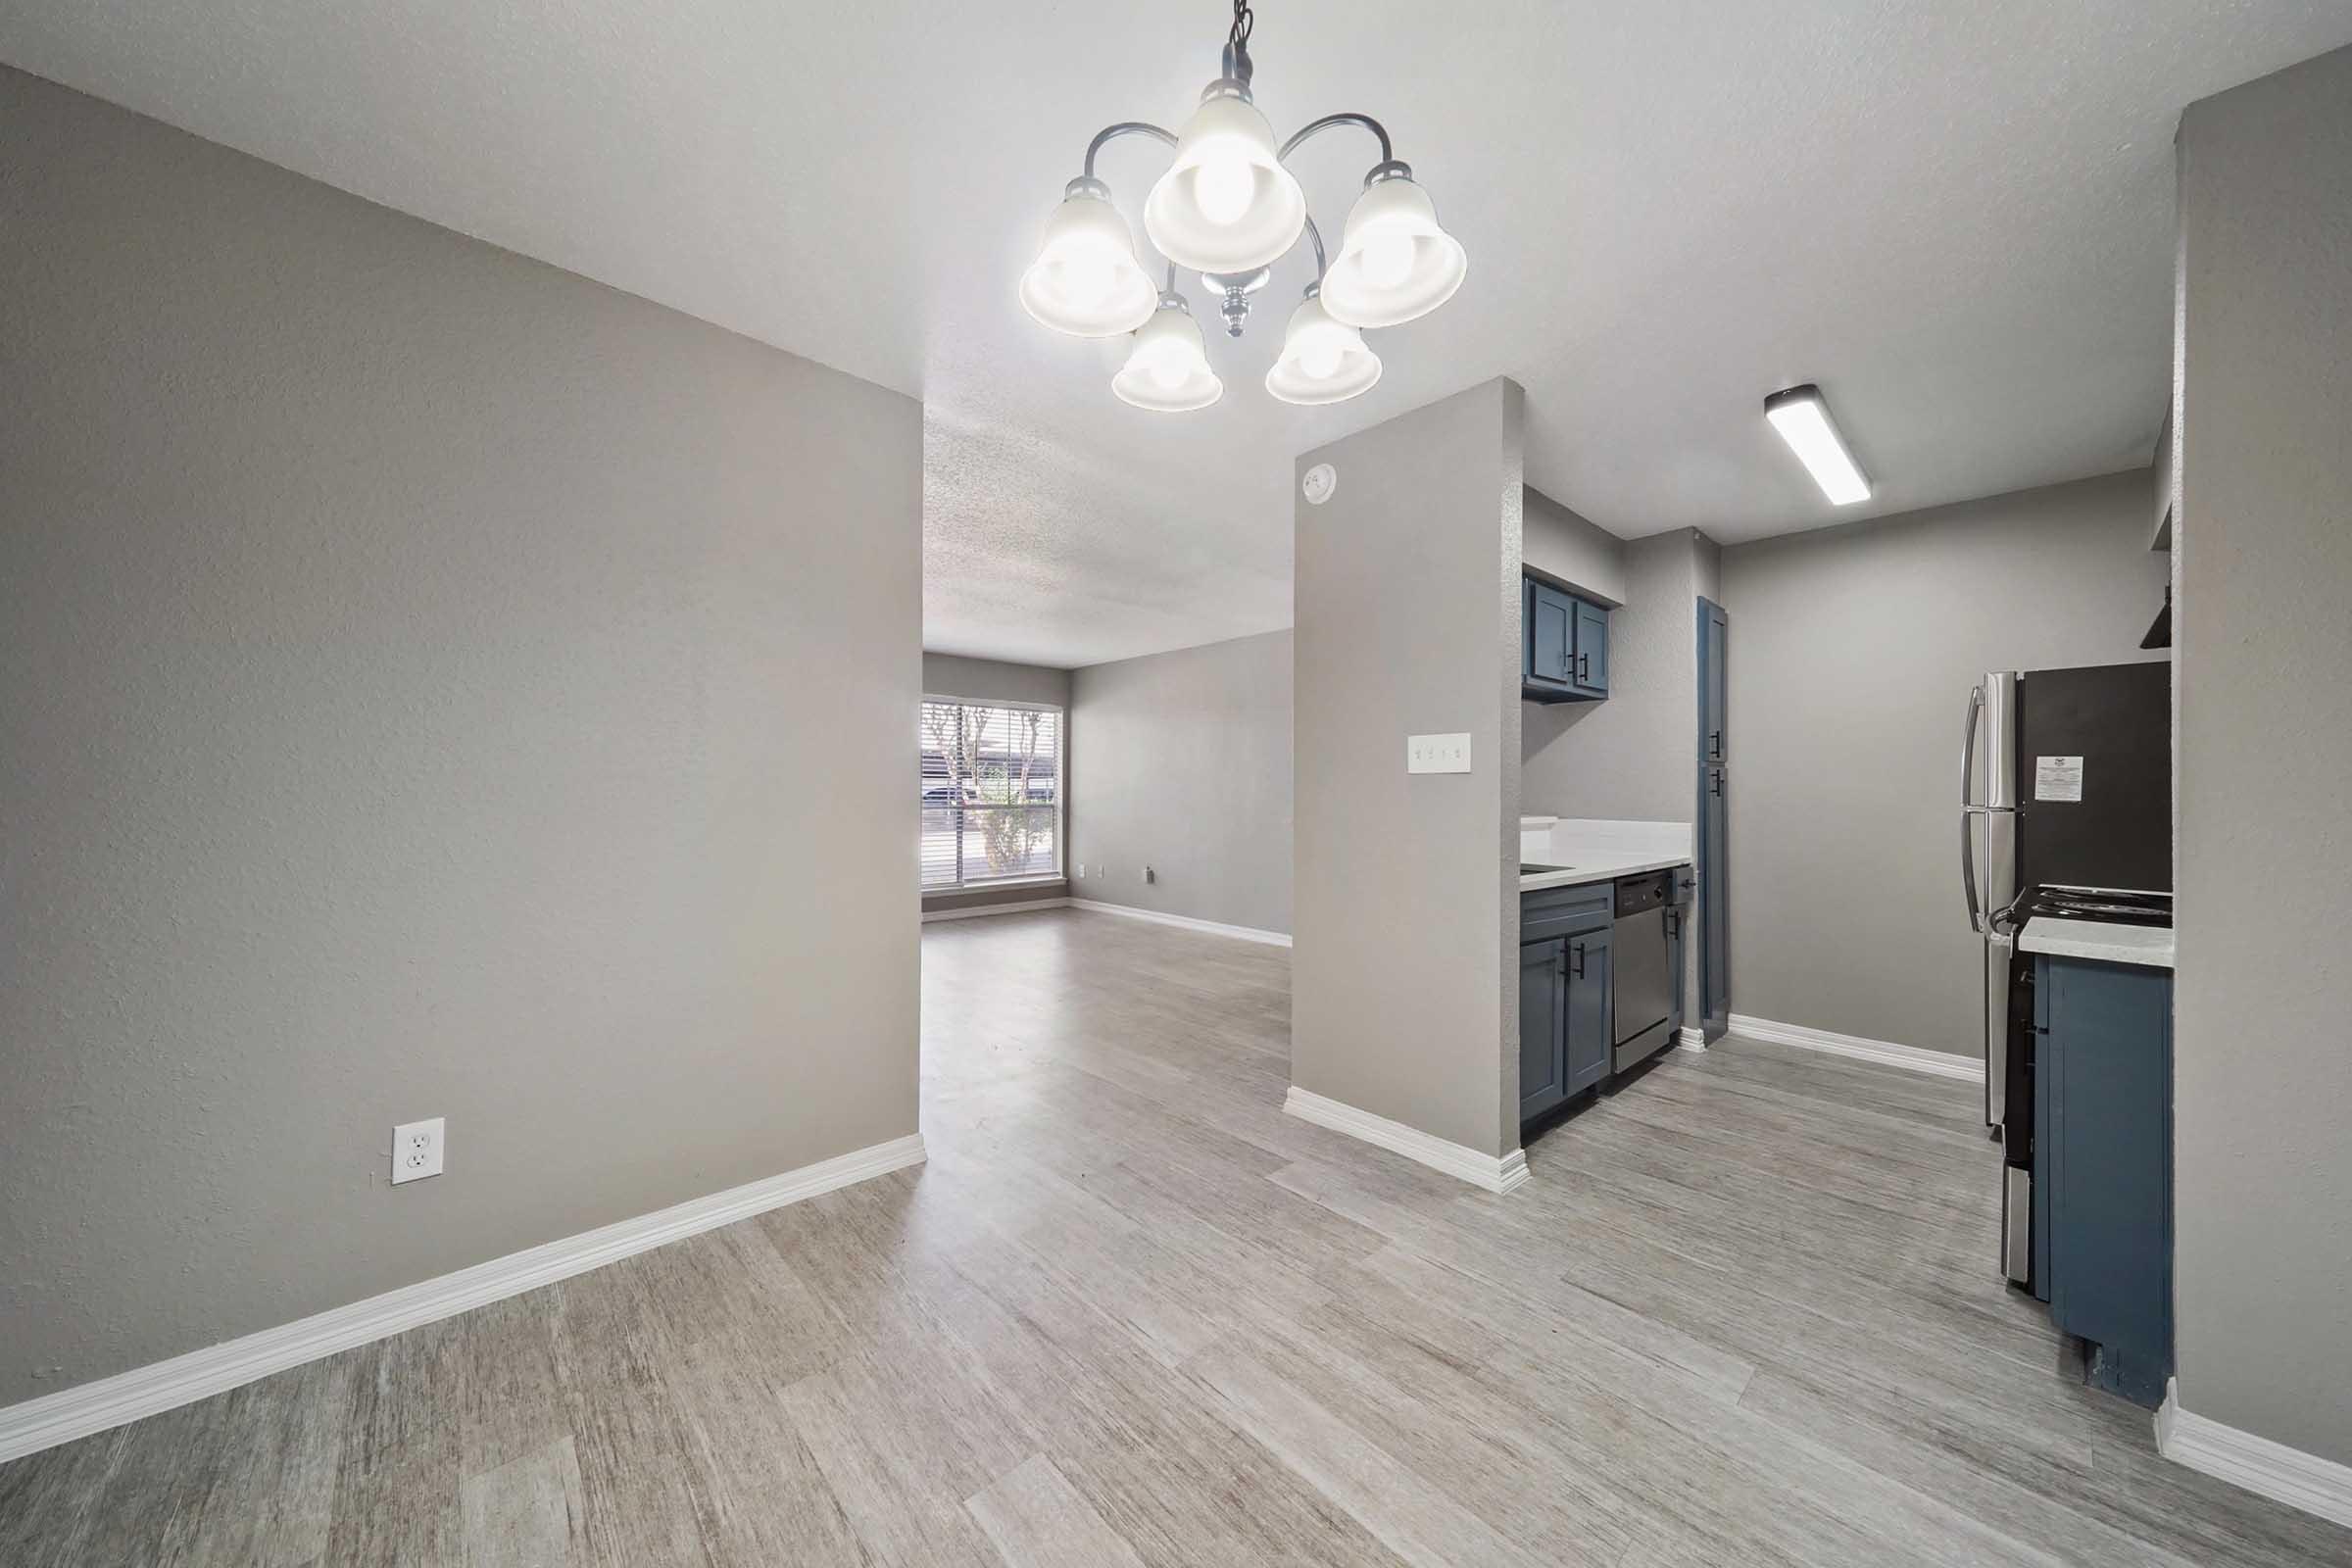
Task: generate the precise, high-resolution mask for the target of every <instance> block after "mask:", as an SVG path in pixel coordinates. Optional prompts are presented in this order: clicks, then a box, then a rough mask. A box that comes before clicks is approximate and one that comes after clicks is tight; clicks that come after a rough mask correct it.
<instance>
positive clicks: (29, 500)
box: [0, 70, 922, 1403]
mask: <svg viewBox="0 0 2352 1568" xmlns="http://www.w3.org/2000/svg"><path fill="white" fill-rule="evenodd" d="M0 234H5V235H6V236H7V237H6V240H5V242H4V243H0V342H4V343H5V344H6V345H7V347H6V350H5V353H4V354H0V473H5V474H6V476H7V477H6V480H5V483H4V484H0V509H4V517H0V524H4V525H0V812H4V813H5V819H6V825H5V832H4V833H0V840H4V842H5V850H0V856H4V857H5V858H4V859H0V877H4V879H5V880H4V882H0V896H4V898H5V904H4V905H0V909H4V912H5V917H6V931H5V938H6V940H5V945H4V949H5V952H6V954H7V957H6V959H5V963H6V969H5V972H4V973H0V1150H5V1155H4V1156H0V1182H4V1183H5V1192H4V1194H0V1403H7V1402H13V1401H16V1400H20V1399H23V1398H25V1397H31V1396H35V1395H41V1394H46V1393H51V1392H54V1391H56V1390H58V1389H60V1388H63V1387H65V1386H67V1385H71V1384H74V1383H78V1382H81V1381H83V1380H85V1379H89V1378H93V1377H97V1376H100V1375H102V1374H107V1373H113V1372H119V1371H122V1370H123V1369H125V1368H127V1367H131V1366H134V1365H138V1364H141V1363H144V1362H149V1361H153V1360H156V1359H158V1358H160V1357H165V1356H170V1355H172V1354H175V1353H178V1352H181V1351H186V1350H191V1349H194V1348H198V1347H201V1346H205V1345H209V1344H212V1343H214V1342H217V1341H220V1340H222V1339H225V1338H227V1337H230V1336H233V1335H239V1334H244V1333H248V1332H251V1331H253V1330H257V1329H262V1328H266V1327H269V1326H270V1325H273V1324H279V1323H284V1322H287V1321H289V1320H291V1319H295V1318H299V1317H301V1316H304V1315H305V1314H308V1313H313V1312H318V1311H320V1310H322V1309H324V1308H327V1307H331V1306H335V1305H337V1304H340V1303H343V1302H347V1301H351V1300H353V1299H358V1298H361V1297H365V1296H368V1295H371V1294H373V1293H376V1292H380V1291H384V1290H388V1289H391V1288H392V1287H395V1286H399V1285H404V1284H408V1283H410V1282H413V1281H416V1280H419V1279H423V1278H427V1277H430V1276H433V1275H438V1274H441V1273H444V1272H446V1271H449V1270H452V1269H456V1268H459V1267H462V1266H464V1265H466V1264H470V1263H476V1262H480V1261H482V1260H483V1259H486V1258H490V1257H494V1256H497V1255H499V1254H502V1253H506V1252H510V1251H513V1250H516V1249H518V1248H524V1247H529V1246H531V1245H533V1244H535V1243H540V1242H546V1241H549V1240H552V1239H555V1238H558V1237H563V1236H567V1235H571V1234H574V1233H577V1232H580V1231H583V1230H587V1229H589V1228H591V1227H594V1226H598V1225H602V1224H605V1223H607V1222H610V1221H613V1220H617V1219H621V1218H624V1217H626V1216H630V1215H635V1214H640V1213H644V1212H646V1211H648V1210H651V1209H656V1208H660V1207H662V1206H663V1205H665V1204H670V1203H675V1202H678V1201H683V1200H685V1199H689V1198H695V1197H698V1196H701V1195H703V1194H707V1193H711V1192H714V1191H717V1190H719V1189H723V1188H726V1187H730V1186H734V1185H736V1184H739V1183H743V1182H747V1181H751V1180H753V1179H755V1178H758V1177H762V1176H768V1175H773V1174H775V1173H777V1172H780V1171H786V1170H790V1169H793V1168H795V1167H797V1166H801V1165H805V1164H807V1163H809V1162H810V1161H813V1160H819V1159H823V1158H826V1157H829V1156H831V1155H835V1154H840V1153H843V1152H847V1151H850V1150H854V1149H858V1148H860V1147H863V1146H867V1145H871V1144H875V1143H879V1142H882V1141H884V1140H887V1139H892V1138H897V1137H901V1136H903V1135H906V1134H908V1133H911V1132H913V1131H914V1129H915V1036H916V962H917V956H916V923H915V918H914V909H915V893H914V882H915V879H914V858H915V833H914V817H915V802H914V799H913V796H912V793H911V792H910V791H909V790H908V789H907V787H906V785H907V776H908V770H909V767H910V764H911V762H912V760H913V754H914V737H913V731H912V728H911V725H910V723H909V721H908V715H909V714H910V713H911V712H912V711H913V704H914V700H915V696H916V692H917V685H918V680H919V672H920V666H919V662H918V649H919V646H920V635H921V633H920V608H919V600H920V580H919V579H920V542H919V529H920V518H919V512H920V504H921V488H920V486H921V464H922V451H921V427H920V411H919V409H918V407H917V406H916V405H915V404H914V403H913V402H912V401H911V400H909V399H907V398H904V397H900V396H898V395H896V394H894V393H890V392H886V391H883V390H881V389H880V388H877V387H874V386H869V385H867V384H865V383H864V382H861V381H857V380H853V379H851V378H850V377H848V376H845V375H841V374H837V373H835V372H833V371H830V370H826V369H823V368H819V367H817V366H815V365H811V364H809V363H808V362H807V361H804V360H798V359H795V358H793V357H791V356H789V355H785V354H780V353H777V352H776V351H774V350H772V349H769V348H765V347H762V346H760V345H759V344H756V343H753V342H750V341H748V340H747V339H744V338H740V337H736V336H733V335H730V334H728V333H726V332H722V331H720V330H718V329H716V328H714V327H711V326H708V325H705V324H703V323H701V322H698V321H694V320H691V319H687V318H685V317H682V316H678V315H675V314H673V313H671V312H668V311H665V310H662V309H660V308H658V307H656V306H653V305H651V304H648V303H646V302H645V301H643V300H639V299H634V298H631V297H629V296H627V295H623V294H618V293H615V292H613V290H611V289H608V288H604V287H602V286H600V285H598V284H595V283H591V282H588V281H586V280H585V279H582V278H579V277H574V276H571V275H569V274H567V273H564V272H561V271H557V270H553V269H551V268H547V267H543V266H541V265H539V264H537V263H535V262H530V261H525V260H523V259H522V258H520V257H517V256H514V255H511V254H509V253H507V252H504V251H500V250H496V249H493V248H492V247H490V246H488V245H483V244H480V243H477V242H476V241H473V240H470V239H466V238H464V237H463V236H460V235H457V234H453V233H450V232H447V231H445V230H442V229H438V228H434V227H432V226H430V225H428V224H426V223H422V222H419V221H415V220H413V219H409V218H404V217H401V216H398V215H396V214H394V213H391V212H388V211H386V210H384V209H382V208H378V207H373V206H370V205H368V203H366V202H363V201H360V200H358V199H356V198H354V197H351V196H348V195H344V194H341V193H339V192H337V191H334V190H330V189H328V188H327V187H325V186H323V185H319V184H315V183H312V182H311V181H308V180H305V179H302V178H300V177H298V176H296V175H293V174H290V173H287V172H283V171H281V170H278V169H274V168H271V167H270V166H268V165H265V164H262V163H259V162H257V161H255V160H253V159H250V158H247V157H244V156H242V155H240V154H237V153H233V152H229V151H227V150H225V149H223V148H221V147H216V146H212V145H210V144H207V143H205V142H202V141H199V140H196V139H195V138H193V137H190V136H187V135H184V134H182V133H180V132H178V131H176V130H172V129H169V128H167V127H166V126H163V125H161V124H158V123H154V122H152V121H147V120H142V119H139V118H136V117H134V116H132V115H129V114H127V113H124V112H123V111H121V110H118V109H114V108H111V107H108V106H106V105H104V104H101V103H99V102H97V101H96V100H94V99H90V98H85V97H82V96H80V95H78V94H75V93H72V92H68V91H66V90H64V89H62V88H59V87H55V86H52V85H50V84H48V83H45V82H42V81H38V80H36V79H34V78H31V77H28V76H25V75H22V74H20V73H15V72H10V71H5V70H0ZM878 870H879V871H891V872H895V874H892V875H877V874H876V873H877V871H878ZM432 1115H444V1116H446V1117H447V1118H448V1127H449V1152H448V1172H447V1174H446V1175H443V1176H441V1177H438V1178H436V1179H433V1180H429V1181H424V1182H420V1183H417V1184H415V1185H411V1186H405V1187H401V1188H399V1189H393V1188H390V1187H389V1186H388V1185H387V1178H388V1174H389V1151H390V1133H391V1128H392V1125H393V1123H394V1122H396V1121H404V1120H410V1119H414V1118H418V1117H424V1116H432Z"/></svg>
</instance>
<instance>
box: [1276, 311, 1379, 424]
mask: <svg viewBox="0 0 2352 1568" xmlns="http://www.w3.org/2000/svg"><path fill="white" fill-rule="evenodd" d="M1379 379H1380V356H1379V355H1377V354H1375V353H1373V352H1372V351H1371V350H1370V349H1368V348H1366V347H1365V346H1364V335H1363V334H1362V333H1361V332H1358V331H1357V330H1356V329H1355V328H1354V327H1352V326H1348V325H1347V324H1346V323H1344V322H1340V321H1335V320H1333V319H1331V313H1330V312H1329V311H1327V310H1325V309H1324V308H1323V302H1322V301H1321V300H1320V299H1318V298H1316V297H1315V296H1313V295H1311V294H1310V295H1308V296H1307V297H1306V298H1305V299H1304V300H1302V301H1301V302H1300V303H1299V308H1298V309H1297V310H1295V311H1293V312H1292V313H1291V324H1290V326H1289V327H1288V328H1287V329H1285V331H1284V332H1283V334H1282V358H1281V359H1279V360H1276V361H1275V362H1274V368H1272V369H1270V370H1268V371H1267V372H1266V390H1267V391H1268V392H1271V393H1272V394H1273V395H1274V396H1276V397H1278V398H1280V399H1282V401H1283V402H1285V403H1303V404H1310V405H1311V404H1317V403H1344V402H1346V401H1347V400H1348V399H1349V398H1351V397H1354V396H1356V395H1357V394H1358V393H1361V392H1369V391H1371V390H1372V384H1373V383H1374V382H1375V381H1378V380H1379Z"/></svg>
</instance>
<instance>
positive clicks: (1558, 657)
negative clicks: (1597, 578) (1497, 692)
mask: <svg viewBox="0 0 2352 1568" xmlns="http://www.w3.org/2000/svg"><path fill="white" fill-rule="evenodd" d="M1524 592H1525V595H1526V598H1525V602H1524V613H1523V615H1522V617H1521V618H1522V620H1523V621H1524V623H1525V626H1526V630H1527V636H1526V641H1525V643H1524V644H1523V646H1522V648H1521V650H1520V652H1521V664H1520V670H1519V692H1520V695H1521V696H1523V697H1526V698H1528V699H1530V700H1531V701H1534V702H1540V703H1577V702H1593V701H1597V700H1598V699H1601V698H1604V697H1606V696H1608V695H1609V613H1608V611H1607V610H1606V609H1605V608H1603V607H1602V606H1599V605H1595V604H1590V603H1588V602H1586V601H1585V600H1582V599H1579V598H1577V597H1576V596H1575V595H1574V594H1572V593H1569V592H1568V591H1567V590H1566V589H1564V588H1554V587H1553V586H1552V585H1551V584H1549V583H1547V582H1541V581H1539V580H1537V579H1536V578H1534V577H1529V578H1527V579H1525V588H1524Z"/></svg>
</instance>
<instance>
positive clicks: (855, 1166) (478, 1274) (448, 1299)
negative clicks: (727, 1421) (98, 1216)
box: [0, 1133, 923, 1462]
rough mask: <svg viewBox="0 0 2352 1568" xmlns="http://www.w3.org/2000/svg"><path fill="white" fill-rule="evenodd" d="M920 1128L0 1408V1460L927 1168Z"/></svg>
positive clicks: (99, 1430) (171, 1407) (103, 1429)
mask: <svg viewBox="0 0 2352 1568" xmlns="http://www.w3.org/2000/svg"><path fill="white" fill-rule="evenodd" d="M922 1158H923V1140H922V1135H921V1134H919V1133H910V1134H908V1135H907V1137H905V1138H894V1139H892V1140H891V1141H890V1142H889V1143H886V1144H875V1145H873V1146H872V1147H871V1148H867V1149H859V1150H853V1151H852V1152H849V1153H847V1154H841V1155H837V1156H835V1157H834V1158H832V1159H827V1160H820V1161H818V1162H817V1163H816V1164H813V1165H804V1166H802V1167H801V1168H800V1169H799V1170H791V1171H786V1172H784V1173H783V1174H782V1175H780V1176H768V1177H764V1178H762V1179H760V1180H759V1181H756V1182H750V1183H747V1184H745V1185H744V1186H741V1187H734V1188H729V1189H728V1190H727V1191H725V1192H722V1193H712V1194H711V1195H710V1196H709V1197H707V1198H696V1199H690V1200H688V1201H685V1202H683V1203H679V1204H676V1205H675V1206H673V1207H670V1208H664V1209H660V1210H657V1211H656V1212H654V1213H651V1214H640V1215H639V1216H637V1217H636V1218H635V1219H624V1220H620V1221H617V1222H616V1223H614V1224H611V1225H606V1226H602V1227H600V1228H598V1229H596V1230H592V1231H583V1232H581V1233H580V1234H579V1235H577V1236H567V1237H564V1239H562V1240H561V1241H554V1242H548V1243H546V1244H544V1245H543V1246H539V1247H532V1248H526V1249H524V1250H522V1251H519V1252H510V1253H508V1254H507V1255H506V1256H505V1257H496V1258H492V1259H491V1260H490V1261H489V1262H487V1263H476V1264H474V1265H473V1266H472V1267H470V1268H462V1269H459V1270H458V1271H457V1272H456V1273H454V1274H444V1275H442V1276H441V1277H440V1278H438V1279H430V1280H419V1281H418V1282H417V1283H416V1284H414V1285H404V1286H402V1287H401V1288H400V1289H398V1290H394V1291H386V1292H385V1293H384V1294H383V1295H381V1296H371V1297H369V1298H368V1299H366V1300H364V1301H353V1302H351V1303H350V1304H349V1305H347V1306H338V1307H332V1308H329V1309H328V1310H326V1311H324V1312H320V1313H318V1314H316V1315H314V1316H311V1317H306V1318H301V1319H298V1320H297V1321H295V1322H292V1323H284V1324H280V1325H279V1326H277V1327H276V1328H270V1329H263V1330H261V1331H260V1332H259V1333H256V1334H248V1335H245V1336H243V1337H242V1338H240V1339H234V1340H229V1341H227V1342H225V1343H223V1344H221V1345H215V1346H210V1347H207V1348H204V1349H201V1350H191V1351H189V1352H188V1353H187V1354H185V1355H175V1356H173V1357H172V1358H171V1359H170V1360H168V1361H157V1362H154V1363H153V1364H151V1365H148V1366H142V1367H133V1368H132V1369H131V1370H130V1371H128V1372H121V1373H117V1374H116V1375H115V1376H113V1377H110V1378H100V1379H98V1380H97V1381H95V1382H91V1383H84V1384H81V1385H79V1386H78V1387H75V1388H71V1389H61V1390H59V1391H58V1392H57V1393H55V1394H45V1395H43V1396H41V1397H39V1398H37V1399H27V1400H25V1402H24V1403H22V1404H12V1405H9V1406H8V1407H6V1408H5V1409H0V1462H5V1461H7V1460H10V1459H16V1458H21V1457H23V1456H24V1455H25V1454H28V1453H37V1452H39V1451H40V1450H41V1449H43V1448H48V1447H54V1446H57V1445H58V1444H61V1443H71V1442H73V1440H74V1439H75V1438H86V1437H88V1436H89V1435H90V1434H92V1433H94V1432H104V1431H106V1430H107V1429H108V1428H110V1427H119V1426H121V1425H123V1423H124V1422H126V1421H136V1420H139V1419H140V1418H141V1417H143V1416H151V1415H155V1414H158V1413H159V1412H161V1411H165V1410H171V1409H175V1408H177V1407H178V1406H180V1405H183V1404H188V1403H191V1402H192V1401H194V1400H197V1399H202V1398H206V1397H210V1396H212V1395H215V1394H221V1393H225V1392H226V1391H228V1390H230V1389H234V1388H239V1387H242V1386H243V1385H245V1384H248V1383H251V1382H254V1381H255V1380H257V1379H260V1378H266V1377H268V1376H270V1374H271V1373H273V1372H283V1371H285V1370H286V1369H287V1368H289V1367H296V1366H301V1365H302V1364H303V1363H304V1362H306V1361H316V1360H318V1359H319V1357H321V1356H327V1355H333V1354H335V1353H336V1352H338V1351H341V1350H348V1349H351V1348H354V1347H356V1346H362V1345H366V1344H368V1343H369V1342H370V1341H373V1340H380V1339H384V1338H387V1337H389V1336H391V1335H394V1334H398V1333H401V1332H402V1331H403V1330H406V1329H413V1328H418V1327H420V1326H422V1325H424V1324H426V1323H433V1322H438V1321H439V1320H440V1319H442V1318H445V1317H452V1316H454V1315H456V1314H457V1313H460V1312H464V1311H467V1310H469V1309H470V1308H473V1307H477V1306H486V1305H488V1304H489V1303H490V1302H492V1301H499V1300H504V1299H506V1298H508V1297H510V1296H519V1295H521V1294H522V1293H523V1292H524V1291H529V1290H536V1289H538V1288H539V1287H540V1286H542V1285H552V1284H554V1283H555V1282H556V1281H558V1280H564V1279H569V1278H570V1277H571V1276H573V1275H574V1274H584V1273H586V1272H587V1271H588V1270H590V1269H593V1268H601V1267H603V1266H604V1265H605V1264H607V1263H615V1262H618V1261H619V1260H620V1259H622V1258H624V1257H629V1256H632V1255H634V1254H635V1253H638V1252H643V1251H648V1250H652V1249H654V1248H657V1247H660V1246H662V1244H663V1243H665V1242H674V1241H679V1240H682V1239H683V1238H685V1237H688V1236H693V1235H696V1234H697V1233H699V1232H702V1231H708V1230H714V1229H716V1228H717V1227H719V1226H721V1225H730V1224H733V1223H734V1222H735V1221H736V1220H739V1219H748V1218H750V1217H751V1216H752V1215H754V1214H760V1213H764V1212H766V1211H767V1210H768V1209H771V1208H781V1207H783V1206H784V1205H785V1204H787V1203H797V1202H799V1201H801V1200H802V1199H805V1198H814V1197H816V1196H817V1195H818V1194H819V1193H829V1192H831V1191H833V1189H835V1188H837V1187H847V1186H849V1185H850V1184H851V1183H853V1182H861V1181H865V1180H867V1179H868V1178H870V1177H874V1176H880V1175H884V1174H886V1173H888V1172H890V1171H894V1170H898V1169H901V1168H902V1167H904V1166H907V1165H914V1164H919V1163H921V1161H922Z"/></svg>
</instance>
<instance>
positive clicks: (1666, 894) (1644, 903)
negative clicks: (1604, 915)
mask: <svg viewBox="0 0 2352 1568" xmlns="http://www.w3.org/2000/svg"><path fill="white" fill-rule="evenodd" d="M1674 875H1675V874H1674V872H1673V870H1672V869H1671V868H1669V869H1667V870H1664V871H1644V872H1642V874H1641V875H1639V876H1621V877H1619V878H1618V879H1617V918H1618V919H1620V920H1622V919H1624V918H1625V917H1626V916H1627V915H1629V914H1640V913H1641V912H1642V910H1644V909H1659V908H1664V907H1666V906H1667V905H1669V904H1672V903H1673V902H1674Z"/></svg>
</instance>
